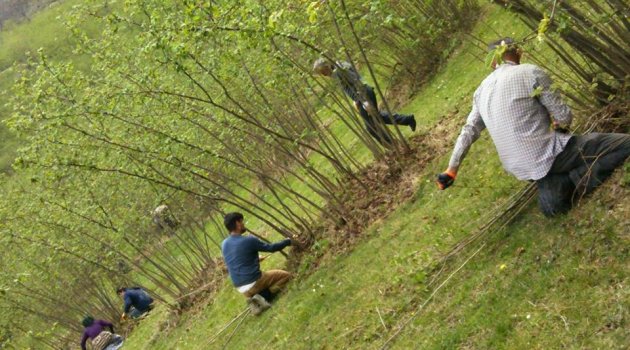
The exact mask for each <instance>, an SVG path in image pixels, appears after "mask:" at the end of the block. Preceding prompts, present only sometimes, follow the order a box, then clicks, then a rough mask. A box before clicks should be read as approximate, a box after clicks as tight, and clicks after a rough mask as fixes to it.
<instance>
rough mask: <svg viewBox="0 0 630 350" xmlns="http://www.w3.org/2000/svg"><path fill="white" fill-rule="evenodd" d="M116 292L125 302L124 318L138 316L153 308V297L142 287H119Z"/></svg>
mask: <svg viewBox="0 0 630 350" xmlns="http://www.w3.org/2000/svg"><path fill="white" fill-rule="evenodd" d="M116 292H117V293H118V295H120V297H121V298H122V299H123V300H124V302H125V306H124V312H123V314H122V318H123V319H125V318H127V316H131V318H138V317H140V316H142V315H143V314H144V313H146V312H148V311H150V310H151V309H153V298H151V296H149V294H148V293H147V292H145V291H144V289H142V288H138V287H135V288H118V290H117V291H116Z"/></svg>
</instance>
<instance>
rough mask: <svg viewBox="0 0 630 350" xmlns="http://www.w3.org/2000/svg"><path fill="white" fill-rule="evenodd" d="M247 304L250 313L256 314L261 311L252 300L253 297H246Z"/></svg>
mask: <svg viewBox="0 0 630 350" xmlns="http://www.w3.org/2000/svg"><path fill="white" fill-rule="evenodd" d="M247 305H249V310H250V311H251V312H252V315H254V316H258V315H260V314H261V313H262V310H261V309H260V306H258V303H257V302H255V301H254V298H249V299H247Z"/></svg>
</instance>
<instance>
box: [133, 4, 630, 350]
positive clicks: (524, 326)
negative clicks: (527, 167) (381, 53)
mask: <svg viewBox="0 0 630 350" xmlns="http://www.w3.org/2000/svg"><path fill="white" fill-rule="evenodd" d="M486 10H487V11H488V12H489V13H486V17H485V18H486V21H485V22H484V23H480V24H479V25H478V26H477V27H476V28H475V32H474V36H475V37H479V38H481V39H483V40H490V39H493V38H496V37H498V36H504V35H515V36H518V35H522V34H523V33H525V31H526V30H525V28H523V27H522V26H520V23H518V22H517V21H516V20H515V19H514V18H513V17H512V16H511V15H509V14H507V13H505V12H502V11H500V10H498V9H497V8H493V7H486ZM505 28H509V31H505ZM495 29H496V30H495ZM479 53H480V52H479V51H478V49H477V48H476V47H475V46H474V45H472V44H471V43H466V44H464V45H463V46H462V47H461V48H460V49H459V51H458V52H457V54H456V55H454V56H453V58H452V59H451V60H450V61H449V62H448V64H447V65H446V66H445V67H444V68H443V69H442V70H441V71H440V72H439V73H438V74H437V75H436V77H435V78H434V79H433V80H432V81H431V82H430V83H429V84H428V85H427V86H426V88H425V89H424V90H423V91H422V92H421V93H419V94H418V95H417V96H416V98H415V99H414V100H413V101H411V102H410V103H409V104H408V105H407V106H406V107H405V108H404V111H405V112H413V113H415V114H416V116H417V118H418V119H419V121H421V123H420V125H421V130H422V131H420V133H423V132H426V131H427V130H429V129H431V128H432V127H434V126H435V125H437V124H440V123H442V121H443V120H444V117H445V116H446V115H449V114H452V113H455V114H456V116H457V118H458V119H459V120H460V123H459V125H461V123H463V120H464V119H465V116H466V113H467V111H468V109H469V104H470V97H471V95H472V92H473V91H474V89H475V88H476V86H477V85H478V83H479V82H480V81H481V80H482V79H483V77H484V76H485V75H486V74H488V72H489V71H488V70H487V69H486V68H484V67H483V64H482V63H481V62H480V61H479V60H478V59H476V58H475V56H478V55H479ZM456 133H457V128H453V130H451V133H450V134H451V136H452V138H450V139H445V140H437V141H439V142H442V141H443V144H444V147H446V148H450V147H451V145H452V144H453V142H454V136H455V135H456ZM417 137H425V136H422V135H421V136H417ZM447 160H448V159H447V157H442V158H440V159H438V160H437V161H434V162H432V163H431V164H429V165H428V166H427V167H426V168H425V169H424V170H423V171H422V172H420V173H418V174H416V178H415V180H414V183H415V186H416V188H415V195H414V197H413V198H412V199H411V200H409V201H407V202H405V203H399V205H398V206H397V208H395V209H391V208H383V210H384V211H387V214H386V216H385V217H384V218H383V219H382V220H380V221H378V222H376V223H375V224H374V225H372V226H371V227H370V228H369V229H368V230H367V232H365V234H364V237H363V239H362V240H361V241H360V242H359V243H358V244H357V245H355V246H354V248H353V249H352V250H350V251H348V252H346V253H345V254H341V255H333V254H329V255H325V256H324V257H323V259H322V260H321V262H320V264H319V266H318V267H317V269H316V270H315V271H311V273H309V274H308V275H307V276H298V278H297V279H296V280H295V281H294V282H293V283H292V284H291V285H290V287H289V290H288V292H287V293H286V294H285V295H284V296H283V297H281V298H280V299H279V300H278V301H277V303H276V304H275V305H274V307H273V308H272V309H271V310H270V311H268V312H266V313H265V314H263V315H262V316H260V317H258V318H254V317H248V318H246V319H245V320H244V321H243V323H242V324H241V325H240V327H239V329H238V331H237V333H235V335H234V336H233V337H232V338H231V339H230V333H231V331H232V329H234V326H235V325H232V326H231V327H230V328H229V329H228V330H227V331H226V332H225V333H223V334H222V335H221V336H220V337H218V338H217V339H215V340H214V341H213V342H212V343H210V341H211V340H212V338H213V337H214V335H215V334H217V332H219V330H221V329H222V328H223V327H224V326H225V325H227V324H228V322H230V320H231V319H232V318H233V317H234V316H236V315H237V314H238V313H239V312H240V311H242V310H243V309H244V308H245V301H244V298H243V297H242V296H240V295H238V293H237V292H236V291H235V290H234V289H233V288H232V287H231V286H230V285H229V283H228V282H227V281H225V284H224V287H223V288H222V289H221V290H220V291H219V293H218V294H217V295H216V296H215V298H214V299H213V300H212V301H211V302H210V303H208V304H207V305H205V306H203V307H202V308H201V309H199V310H196V311H194V312H189V313H187V314H184V315H182V316H181V318H179V320H177V323H174V322H175V319H176V318H174V317H172V315H169V314H167V312H166V311H165V310H164V309H163V308H158V309H157V310H156V312H154V313H153V314H152V315H149V316H148V317H147V318H146V319H145V320H143V321H142V322H141V323H140V325H139V326H138V327H137V328H136V329H135V330H134V332H133V333H132V334H131V336H130V337H129V338H128V340H127V343H126V345H125V348H127V349H214V348H217V349H220V348H223V347H224V345H225V344H226V342H227V341H228V340H229V344H227V348H232V349H244V348H252V347H256V348H259V349H342V348H344V349H345V348H351V349H373V348H380V347H381V346H382V345H383V344H384V343H385V341H386V340H387V339H388V338H389V337H390V336H391V335H393V334H394V332H396V330H397V329H398V328H399V327H400V326H401V325H402V324H403V323H405V322H406V321H407V320H409V319H410V317H413V318H411V320H410V321H409V323H408V325H407V326H406V328H404V329H403V330H402V331H401V333H400V335H399V336H398V337H397V338H395V339H393V341H392V342H391V343H390V344H389V345H390V346H391V347H392V348H399V349H455V348H463V349H532V348H534V349H552V348H572V349H573V348H575V349H597V348H600V349H615V348H619V349H622V348H624V347H625V345H627V344H628V343H629V342H630V331H629V329H630V327H629V326H628V320H629V319H630V314H629V311H628V310H629V307H628V306H629V305H630V290H629V289H628V287H627V285H628V280H629V277H630V276H629V271H630V264H629V262H630V260H629V256H628V255H629V251H628V248H627V247H628V243H630V242H629V241H630V236H628V231H627V227H628V224H629V222H628V220H629V217H630V215H629V212H628V211H629V209H630V208H629V207H628V204H627V203H626V202H627V201H624V199H626V198H627V195H628V189H627V187H624V185H625V186H627V183H628V174H627V170H628V169H627V168H628V166H626V169H625V171H624V172H623V173H624V174H622V175H621V176H620V175H617V176H616V177H615V178H613V179H612V180H611V181H610V182H609V184H608V185H607V186H605V188H603V189H601V190H600V191H599V192H598V193H596V195H595V196H593V197H592V198H590V199H588V200H586V201H585V202H584V203H583V204H582V205H581V206H580V207H579V208H577V209H576V210H574V211H573V212H571V213H570V214H569V215H567V216H564V217H560V218H555V219H547V218H545V217H543V216H542V215H541V214H540V213H539V212H538V210H537V208H536V207H535V204H533V203H532V204H531V205H530V206H529V207H527V208H526V209H525V211H524V212H523V213H522V214H521V215H520V216H519V217H518V218H517V219H516V220H515V221H514V222H512V223H511V224H510V225H508V226H507V227H505V228H503V229H502V230H500V231H499V232H497V233H495V234H493V235H490V236H487V237H485V238H484V240H483V245H482V246H480V245H474V246H472V247H468V248H467V249H465V250H464V251H462V252H460V253H459V255H458V256H457V257H456V258H455V260H454V261H452V262H451V263H449V264H448V265H446V266H447V270H446V272H445V274H446V275H448V273H452V272H455V271H456V273H454V274H453V275H452V276H453V277H452V278H451V279H450V280H449V281H448V283H447V284H445V285H444V287H443V288H441V289H439V290H437V292H436V293H435V295H432V294H431V293H432V292H433V291H435V287H436V286H435V285H431V286H429V283H430V281H431V279H432V277H434V275H435V272H433V271H432V268H433V267H434V266H435V263H436V261H437V260H438V259H439V258H440V257H441V256H442V255H443V254H444V253H446V252H448V251H449V249H450V247H452V246H453V245H454V244H456V243H457V242H459V241H461V240H462V239H463V238H465V237H467V236H468V235H469V234H470V233H471V232H473V231H475V229H476V228H477V227H479V226H481V225H482V224H483V223H484V222H486V221H487V220H488V219H489V217H488V215H489V213H492V212H494V211H496V210H497V209H501V208H502V207H504V206H505V203H506V201H507V200H508V198H509V197H510V195H511V194H513V193H514V192H516V191H518V190H519V189H520V188H521V187H522V186H524V184H523V183H519V182H517V181H515V180H514V179H512V178H511V177H509V176H508V175H507V174H506V173H505V172H504V171H503V170H502V168H501V166H500V164H499V161H498V158H497V156H496V152H495V150H494V147H493V145H492V143H491V142H490V140H489V138H488V136H487V135H484V136H483V137H482V139H481V140H480V141H478V142H477V143H476V144H475V146H474V147H473V149H472V150H471V152H470V154H469V157H468V158H467V160H466V162H465V164H464V165H463V167H462V170H461V172H460V175H459V177H458V180H457V183H456V186H455V187H453V188H452V189H449V190H448V191H443V192H440V191H436V189H435V185H434V184H433V180H432V179H433V176H434V174H436V173H438V172H440V171H441V170H443V168H444V167H445V166H446V163H447ZM622 176H623V177H622ZM611 192H612V194H611ZM478 249H479V250H478ZM468 258H470V260H467V259H468ZM282 264H283V259H282V257H281V256H279V255H277V256H274V258H273V259H268V260H266V261H265V263H264V264H263V265H264V266H263V268H264V269H270V268H273V267H277V266H282ZM459 268H461V269H459ZM458 269H459V270H458Z"/></svg>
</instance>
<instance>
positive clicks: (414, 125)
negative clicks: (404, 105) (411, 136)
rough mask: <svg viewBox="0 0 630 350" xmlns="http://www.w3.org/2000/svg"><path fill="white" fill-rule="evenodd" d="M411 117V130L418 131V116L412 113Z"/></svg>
mask: <svg viewBox="0 0 630 350" xmlns="http://www.w3.org/2000/svg"><path fill="white" fill-rule="evenodd" d="M410 117H411V121H410V122H409V127H410V128H411V131H416V117H415V116H414V115H413V114H412V115H410Z"/></svg>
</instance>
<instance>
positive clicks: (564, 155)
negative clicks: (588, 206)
mask: <svg viewBox="0 0 630 350" xmlns="http://www.w3.org/2000/svg"><path fill="white" fill-rule="evenodd" d="M629 155H630V135H627V134H600V133H592V134H587V135H579V136H573V137H572V138H571V139H570V140H569V142H568V143H567V145H566V146H565V148H564V150H563V151H562V152H560V154H558V155H557V156H556V159H555V160H554V162H553V165H552V166H551V169H550V170H549V173H547V175H546V176H545V177H544V178H542V179H540V180H538V181H537V184H538V205H539V206H540V210H541V211H542V212H543V213H544V214H545V215H546V216H554V215H557V214H562V213H566V212H567V211H569V210H570V209H571V207H572V206H573V204H574V203H575V202H577V201H578V200H579V199H580V198H582V196H584V195H586V194H588V193H590V192H592V191H593V190H594V189H595V188H596V187H597V186H599V185H600V184H601V183H602V182H603V181H604V180H606V179H607V178H608V177H609V176H610V175H611V174H612V172H613V171H614V170H615V168H617V167H618V166H620V165H622V164H623V163H624V161H625V160H626V158H627V157H628V156H629Z"/></svg>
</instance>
